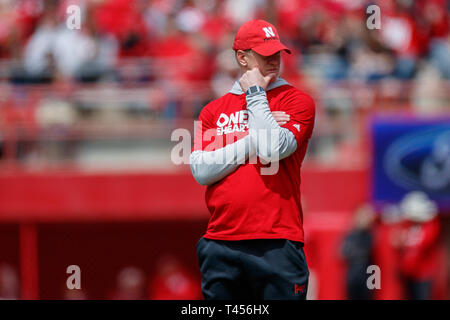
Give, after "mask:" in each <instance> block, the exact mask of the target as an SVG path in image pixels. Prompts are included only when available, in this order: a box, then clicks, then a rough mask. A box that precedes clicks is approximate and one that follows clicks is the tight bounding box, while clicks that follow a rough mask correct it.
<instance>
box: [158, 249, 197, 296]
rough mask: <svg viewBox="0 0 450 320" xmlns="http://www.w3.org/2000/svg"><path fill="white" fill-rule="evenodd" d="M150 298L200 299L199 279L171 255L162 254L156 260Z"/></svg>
mask: <svg viewBox="0 0 450 320" xmlns="http://www.w3.org/2000/svg"><path fill="white" fill-rule="evenodd" d="M149 293H150V299H151V300H197V299H201V291H200V280H197V279H195V278H194V277H193V276H192V275H191V274H190V273H189V271H188V270H186V269H185V268H184V267H183V265H182V263H181V261H179V260H178V259H177V258H176V257H175V256H173V255H164V256H162V257H161V258H159V260H158V261H157V264H156V271H155V274H154V276H153V278H152V279H151V282H150V292H149Z"/></svg>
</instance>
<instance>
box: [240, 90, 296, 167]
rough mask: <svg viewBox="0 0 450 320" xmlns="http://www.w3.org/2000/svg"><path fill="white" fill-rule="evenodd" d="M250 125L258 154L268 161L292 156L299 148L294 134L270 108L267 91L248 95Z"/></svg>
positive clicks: (250, 133)
mask: <svg viewBox="0 0 450 320" xmlns="http://www.w3.org/2000/svg"><path fill="white" fill-rule="evenodd" d="M246 99H247V110H248V127H249V135H250V137H251V139H252V144H253V145H254V146H255V147H256V154H257V155H258V156H259V157H260V158H261V159H263V160H265V161H267V162H272V161H278V160H281V159H284V158H286V157H288V156H290V155H291V154H292V153H294V152H295V150H296V149H297V140H296V139H295V136H294V134H293V133H292V132H291V131H290V130H289V129H286V128H282V127H280V126H279V125H278V123H277V122H276V120H275V119H274V117H273V116H272V113H271V111H270V108H269V102H268V101H267V96H266V93H265V92H257V93H254V94H250V95H247V96H246Z"/></svg>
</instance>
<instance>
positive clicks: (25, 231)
mask: <svg viewBox="0 0 450 320" xmlns="http://www.w3.org/2000/svg"><path fill="white" fill-rule="evenodd" d="M302 179H303V182H302V183H303V187H302V191H303V198H304V200H303V201H304V206H305V231H306V246H305V251H306V254H307V258H308V263H309V265H310V268H311V269H312V270H313V273H314V274H315V275H317V283H318V287H317V295H316V298H318V299H345V298H346V293H345V286H344V280H345V264H344V262H343V260H342V259H341V258H340V257H339V246H340V242H341V240H342V238H343V236H344V235H345V233H346V232H347V231H348V230H349V227H350V221H351V218H352V212H353V211H354V209H355V208H356V207H358V206H359V205H360V204H361V203H363V202H364V201H366V200H367V199H368V195H369V188H368V186H369V173H368V171H367V170H353V171H326V170H319V169H315V168H311V167H310V168H305V169H304V171H303V175H302ZM208 216H209V214H208V212H207V210H206V206H205V204H204V187H202V186H200V185H198V184H197V183H196V182H195V181H194V179H193V178H192V176H191V175H190V173H189V172H188V171H183V172H180V173H178V174H165V173H141V174H112V175H111V174H80V173H67V172H65V173H54V174H37V173H23V172H21V173H19V172H15V173H14V174H12V173H11V174H6V173H3V174H1V175H0V221H1V224H0V228H1V231H2V232H1V233H0V236H1V238H0V240H2V241H1V242H0V257H1V258H2V260H3V261H7V262H10V263H12V264H14V265H17V266H20V273H21V278H22V292H23V298H42V299H48V298H60V297H61V292H62V288H63V287H64V286H65V280H66V279H67V276H68V275H67V274H66V273H65V271H66V267H67V266H68V265H71V264H77V265H79V266H80V267H81V269H82V272H83V278H82V279H83V280H82V281H83V283H84V284H85V288H86V290H87V291H88V293H89V298H97V299H102V298H107V296H108V292H109V291H108V290H110V289H111V286H112V285H113V282H114V277H115V273H116V272H117V271H118V270H119V269H120V268H121V267H124V266H126V265H139V266H140V267H141V268H143V269H144V270H145V272H146V273H147V275H148V276H151V274H152V272H153V271H152V270H154V265H155V257H157V256H159V255H161V254H162V253H164V252H171V253H173V254H175V255H177V256H178V257H179V258H180V259H181V260H182V261H183V262H184V265H185V267H186V269H187V270H189V271H190V272H191V274H193V275H194V277H195V278H197V279H199V277H200V275H199V273H198V268H197V261H196V254H195V244H196V241H197V240H198V238H199V237H200V236H201V235H202V233H203V232H204V230H205V227H206V224H207V220H208ZM379 234H380V233H379V232H378V234H377V236H379ZM378 238H380V237H378ZM378 246H379V247H380V246H381V247H383V240H382V237H381V240H380V241H378ZM382 254H385V253H382ZM387 254H389V253H387ZM385 255H386V254H385ZM391 269H392V268H390V266H389V265H386V266H385V267H384V268H383V274H385V273H386V274H388V275H389V274H391V273H392V271H391ZM395 283H396V282H395V277H392V276H387V277H382V288H383V290H381V291H382V292H380V293H379V295H378V298H399V297H400V296H399V294H398V285H396V284H395ZM38 288H39V289H38Z"/></svg>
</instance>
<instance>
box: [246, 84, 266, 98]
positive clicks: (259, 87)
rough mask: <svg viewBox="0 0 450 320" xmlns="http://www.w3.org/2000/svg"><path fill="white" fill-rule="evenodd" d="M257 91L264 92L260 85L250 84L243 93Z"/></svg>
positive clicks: (247, 93)
mask: <svg viewBox="0 0 450 320" xmlns="http://www.w3.org/2000/svg"><path fill="white" fill-rule="evenodd" d="M257 92H264V89H263V88H262V87H261V86H251V87H249V88H248V89H247V91H245V94H246V95H247V96H248V95H249V94H254V93H257Z"/></svg>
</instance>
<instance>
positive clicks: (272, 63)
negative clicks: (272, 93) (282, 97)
mask: <svg viewBox="0 0 450 320" xmlns="http://www.w3.org/2000/svg"><path fill="white" fill-rule="evenodd" d="M245 54H246V56H247V69H248V70H251V69H253V68H254V67H257V68H258V69H259V71H260V72H261V74H262V75H263V76H267V75H268V74H271V73H275V74H276V76H275V77H274V78H272V80H275V79H276V78H277V77H278V74H279V73H280V65H281V51H278V52H277V53H275V54H273V55H271V56H267V57H266V56H262V55H260V54H258V53H256V52H255V51H253V50H250V51H247V52H246V53H245Z"/></svg>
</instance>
